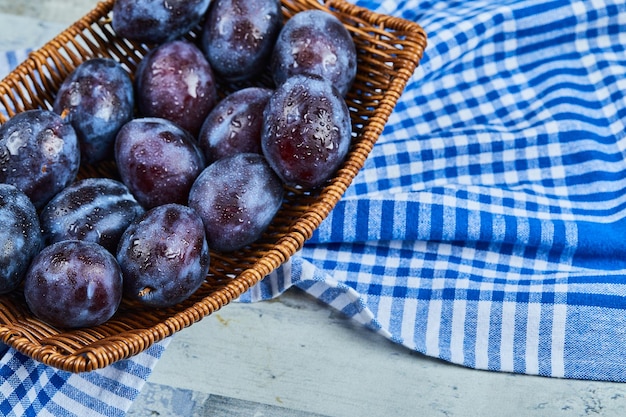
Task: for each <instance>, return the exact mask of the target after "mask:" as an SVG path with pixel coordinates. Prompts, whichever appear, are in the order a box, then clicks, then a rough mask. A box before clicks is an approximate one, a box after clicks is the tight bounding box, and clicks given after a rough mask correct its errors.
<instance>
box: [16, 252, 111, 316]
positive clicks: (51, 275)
mask: <svg viewBox="0 0 626 417" xmlns="http://www.w3.org/2000/svg"><path fill="white" fill-rule="evenodd" d="M122 289H123V283H122V273H121V269H120V266H119V264H118V263H117V261H116V259H115V256H113V254H111V253H110V252H109V251H107V250H106V249H105V248H103V247H102V246H100V245H98V244H97V243H93V242H85V241H80V240H64V241H61V242H57V243H54V244H52V245H50V246H46V247H45V248H44V249H43V250H42V251H41V252H39V254H38V255H36V256H35V258H34V259H33V261H32V263H31V265H30V268H29V269H28V272H27V273H26V278H24V297H25V299H26V304H27V305H28V307H29V308H30V310H31V312H32V313H33V314H34V315H35V316H36V317H38V318H39V319H41V320H43V321H45V322H47V323H49V324H51V325H53V326H56V327H62V328H80V327H91V326H97V325H99V324H102V323H104V322H105V321H107V320H109V319H110V318H111V317H113V315H114V314H115V312H116V311H117V309H118V308H119V305H120V303H121V301H122Z"/></svg>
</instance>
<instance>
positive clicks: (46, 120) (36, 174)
mask: <svg viewBox="0 0 626 417" xmlns="http://www.w3.org/2000/svg"><path fill="white" fill-rule="evenodd" d="M79 166H80V148H79V144H78V137H77V135H76V131H75V130H74V128H73V127H72V125H71V124H70V123H69V121H67V120H65V119H64V118H62V117H61V116H60V115H58V114H56V113H54V112H52V111H49V110H41V109H37V110H28V111H25V112H22V113H18V114H16V115H15V116H13V117H11V118H10V119H9V120H7V122H6V123H5V124H3V125H2V126H0V182H1V183H6V184H12V185H14V186H16V187H17V188H18V189H20V190H21V191H23V192H24V193H25V194H26V195H27V196H28V197H29V198H30V199H31V201H32V202H33V204H34V205H35V207H36V208H37V209H40V208H42V207H43V206H44V205H45V204H46V203H47V202H48V201H49V200H50V199H51V198H52V197H53V196H54V195H56V194H57V193H58V192H60V191H61V190H62V189H64V188H65V187H66V186H68V185H69V184H70V183H71V182H72V181H74V179H75V178H76V175H77V174H78V168H79Z"/></svg>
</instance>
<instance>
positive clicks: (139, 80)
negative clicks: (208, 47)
mask: <svg viewBox="0 0 626 417" xmlns="http://www.w3.org/2000/svg"><path fill="white" fill-rule="evenodd" d="M135 88H136V93H137V94H136V101H137V109H138V111H139V114H140V116H143V117H161V118H164V119H168V120H170V121H172V122H174V123H176V124H177V125H179V126H180V127H182V128H183V129H185V130H187V131H189V132H190V133H191V134H192V135H193V136H194V137H195V136H196V135H197V134H198V131H199V130H200V127H201V126H202V123H203V122H204V119H205V118H206V116H207V115H208V114H209V112H210V111H211V110H212V109H213V107H214V106H215V104H216V103H217V90H216V86H215V79H214V77H213V70H212V69H211V66H210V65H209V62H208V61H207V59H206V58H205V56H204V54H203V53H202V51H201V50H200V49H199V48H198V47H197V46H195V45H194V44H192V43H191V42H188V41H184V40H175V41H171V42H168V43H165V44H163V45H161V46H159V47H157V48H155V49H153V50H152V51H150V52H149V53H148V54H147V55H146V56H145V57H144V58H143V59H142V60H141V62H140V64H139V67H138V68H137V72H136V78H135Z"/></svg>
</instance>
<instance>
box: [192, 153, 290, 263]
mask: <svg viewBox="0 0 626 417" xmlns="http://www.w3.org/2000/svg"><path fill="white" fill-rule="evenodd" d="M282 200H283V186H282V183H281V182H280V179H279V178H278V176H276V174H275V173H274V171H272V169H271V168H270V166H269V165H268V164H267V162H266V161H265V158H264V157H263V156H262V155H259V154H254V153H248V154H245V153H244V154H237V155H234V156H229V157H225V158H222V159H219V160H218V161H216V162H214V163H212V164H211V165H209V166H208V167H207V168H206V169H205V170H204V171H203V172H202V174H200V176H199V177H198V179H197V180H196V182H195V183H194V185H193V187H192V188H191V191H190V192H189V203H188V204H189V207H191V208H193V209H194V210H196V212H197V213H198V214H199V215H200V217H201V218H202V221H203V222H204V227H205V229H206V235H207V239H208V241H209V247H210V248H211V249H215V250H218V251H224V252H228V251H234V250H238V249H241V248H243V247H244V246H246V245H248V244H250V243H252V242H254V241H255V240H257V239H258V238H259V237H260V236H261V234H263V232H264V231H265V230H266V229H267V228H268V227H269V225H270V223H271V221H272V219H273V218H274V216H275V215H276V212H277V211H278V209H279V208H280V206H281V204H282Z"/></svg>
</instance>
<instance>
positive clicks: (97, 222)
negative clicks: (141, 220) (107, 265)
mask: <svg viewBox="0 0 626 417" xmlns="http://www.w3.org/2000/svg"><path fill="white" fill-rule="evenodd" d="M144 211H145V210H144V209H143V207H141V205H140V204H139V203H138V202H137V200H135V197H133V195H132V194H131V193H130V191H129V190H128V188H127V187H126V186H125V185H124V184H122V183H121V182H119V181H116V180H113V179H110V178H86V179H83V180H79V181H77V182H75V183H73V184H71V185H69V186H68V187H66V188H65V189H64V190H63V191H61V192H60V193H58V194H57V195H56V196H54V197H53V198H52V200H50V202H49V203H48V204H47V205H46V206H45V207H44V208H43V210H42V211H41V213H40V214H39V219H40V223H41V229H42V232H43V236H44V238H45V240H46V244H48V245H50V244H52V243H56V242H60V241H62V240H84V241H88V242H94V243H98V244H100V245H101V246H104V248H105V249H107V250H108V251H109V252H111V253H115V252H116V250H117V244H118V242H119V240H120V237H121V236H122V233H124V230H126V228H127V227H128V226H129V225H130V223H131V222H132V221H133V220H134V219H135V218H136V217H138V216H140V215H141V214H143V213H144Z"/></svg>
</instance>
